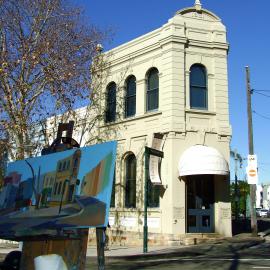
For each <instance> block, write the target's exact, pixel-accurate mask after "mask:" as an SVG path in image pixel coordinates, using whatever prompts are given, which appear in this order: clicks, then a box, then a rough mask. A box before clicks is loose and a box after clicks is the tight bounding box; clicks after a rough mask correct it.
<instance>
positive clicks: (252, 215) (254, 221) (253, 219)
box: [246, 66, 258, 236]
mask: <svg viewBox="0 0 270 270" xmlns="http://www.w3.org/2000/svg"><path fill="white" fill-rule="evenodd" d="M246 88H247V114H248V150H249V155H254V146H253V125H252V111H251V89H250V72H249V67H248V66H246ZM255 203H256V185H255V184H252V185H250V219H251V232H252V235H254V236H257V233H258V229H257V218H256V210H255V207H256V205H255Z"/></svg>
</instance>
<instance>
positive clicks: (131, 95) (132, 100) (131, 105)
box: [125, 76, 136, 117]
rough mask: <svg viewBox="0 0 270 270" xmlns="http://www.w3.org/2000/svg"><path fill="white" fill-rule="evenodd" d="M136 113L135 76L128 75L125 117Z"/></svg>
mask: <svg viewBox="0 0 270 270" xmlns="http://www.w3.org/2000/svg"><path fill="white" fill-rule="evenodd" d="M135 113H136V78H135V77H134V76H130V77H129V78H128V79H127V82H126V97H125V117H130V116H134V115H135Z"/></svg>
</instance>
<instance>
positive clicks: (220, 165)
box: [178, 145, 229, 176]
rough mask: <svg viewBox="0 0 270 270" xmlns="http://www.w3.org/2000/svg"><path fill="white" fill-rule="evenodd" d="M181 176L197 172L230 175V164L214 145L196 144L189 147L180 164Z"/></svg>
mask: <svg viewBox="0 0 270 270" xmlns="http://www.w3.org/2000/svg"><path fill="white" fill-rule="evenodd" d="M178 170H179V175H180V176H185V175H197V174H215V175H228V174H229V166H228V163H227V161H226V160H225V159H224V157H223V156H222V154H221V153H220V152H219V151H218V150H216V149H215V148H213V147H209V146H204V145H195V146H192V147H190V148H188V149H187V150H186V151H185V152H184V153H183V154H182V156H181V158H180V160H179V164H178Z"/></svg>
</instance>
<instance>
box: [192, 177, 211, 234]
mask: <svg viewBox="0 0 270 270" xmlns="http://www.w3.org/2000/svg"><path fill="white" fill-rule="evenodd" d="M214 198H215V196H214V176H213V175H192V176H189V177H188V179H187V232H189V233H211V232H214Z"/></svg>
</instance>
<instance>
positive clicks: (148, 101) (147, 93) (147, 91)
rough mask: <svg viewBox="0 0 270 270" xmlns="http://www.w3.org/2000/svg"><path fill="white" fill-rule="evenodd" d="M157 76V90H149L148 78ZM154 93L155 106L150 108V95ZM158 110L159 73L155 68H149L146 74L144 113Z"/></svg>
mask: <svg viewBox="0 0 270 270" xmlns="http://www.w3.org/2000/svg"><path fill="white" fill-rule="evenodd" d="M154 75H157V88H153V89H150V76H154ZM155 91H156V92H157V93H156V98H157V100H155V101H156V103H157V106H156V107H154V108H151V107H150V105H149V104H150V95H151V94H153V93H154V92H155ZM158 109H159V71H158V69H157V68H151V69H150V70H149V71H148V73H147V89H146V112H152V111H157V110H158Z"/></svg>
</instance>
